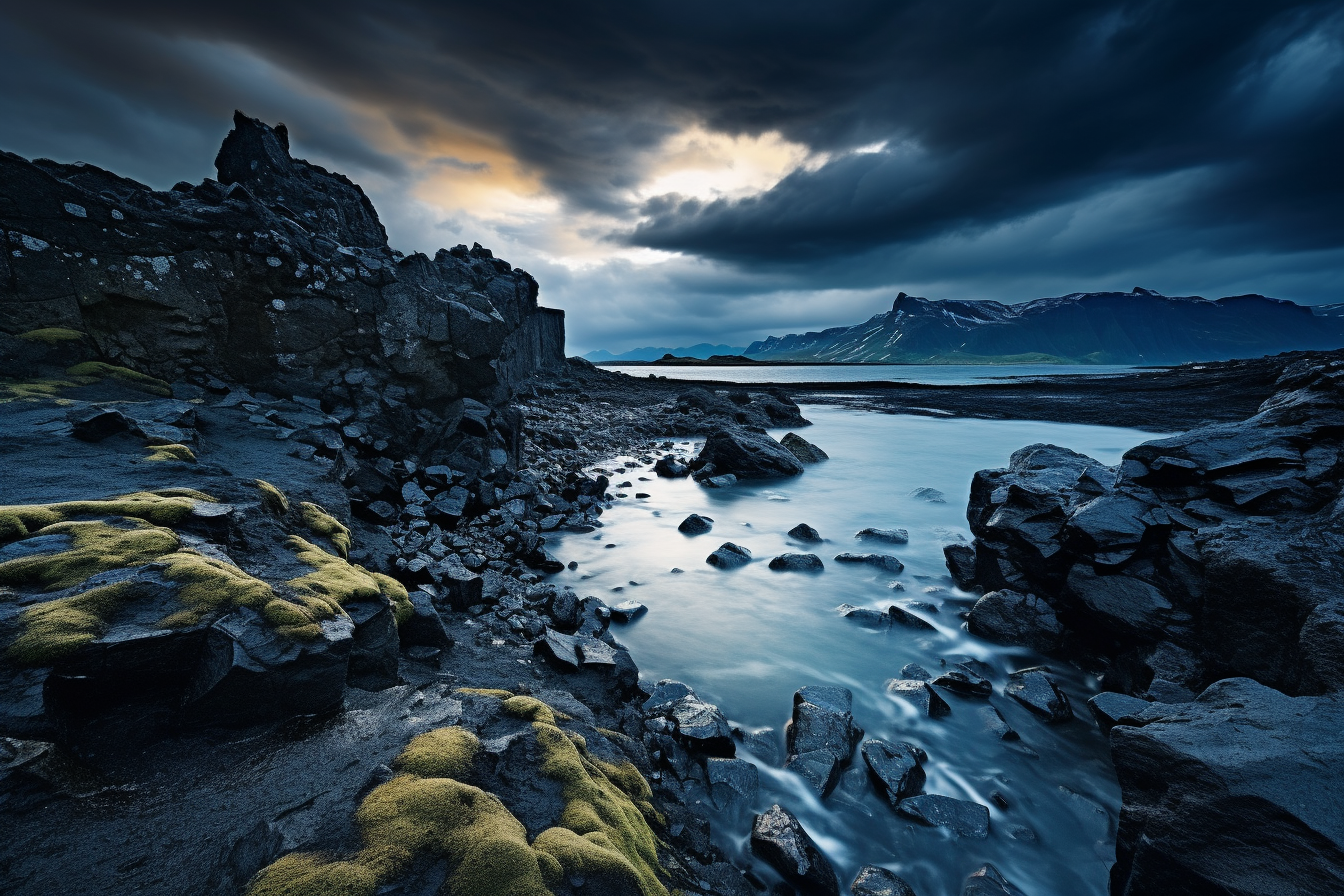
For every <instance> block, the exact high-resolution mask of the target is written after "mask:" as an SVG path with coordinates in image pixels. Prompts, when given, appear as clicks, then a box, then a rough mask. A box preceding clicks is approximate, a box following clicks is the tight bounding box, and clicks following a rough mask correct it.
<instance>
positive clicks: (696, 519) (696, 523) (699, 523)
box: [677, 513, 714, 535]
mask: <svg viewBox="0 0 1344 896" xmlns="http://www.w3.org/2000/svg"><path fill="white" fill-rule="evenodd" d="M713 528H714V520H712V519H710V518H709V517H707V516H701V515H700V514H698V513H693V514H691V515H690V516H688V517H686V519H684V520H682V521H681V525H679V526H677V531H678V532H681V533H683V534H686V535H702V534H704V533H705V532H708V531H709V530H710V529H713Z"/></svg>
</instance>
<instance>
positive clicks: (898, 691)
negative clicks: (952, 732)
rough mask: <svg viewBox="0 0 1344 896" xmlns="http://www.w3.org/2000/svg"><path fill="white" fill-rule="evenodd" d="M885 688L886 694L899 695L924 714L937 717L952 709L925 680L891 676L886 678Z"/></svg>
mask: <svg viewBox="0 0 1344 896" xmlns="http://www.w3.org/2000/svg"><path fill="white" fill-rule="evenodd" d="M907 668H908V667H907ZM902 672H904V670H902ZM886 689H887V693H888V694H890V695H891V696H893V697H899V698H900V699H902V700H904V701H905V702H907V703H909V704H910V705H911V706H913V707H915V709H917V710H919V712H920V713H921V714H923V715H925V716H929V717H931V718H938V717H939V716H945V715H947V714H948V713H949V712H951V711H952V707H950V706H948V705H947V701H945V700H944V699H943V698H942V697H940V696H938V692H937V691H935V690H934V689H933V688H931V687H929V683H928V682H927V681H922V680H917V679H905V678H892V679H888V680H887V683H886Z"/></svg>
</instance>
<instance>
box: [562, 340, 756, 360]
mask: <svg viewBox="0 0 1344 896" xmlns="http://www.w3.org/2000/svg"><path fill="white" fill-rule="evenodd" d="M744 351H745V349H743V348H742V346H740V345H739V346H732V345H710V344H709V343H708V342H702V343H700V344H699V345H693V346H691V347H690V348H653V347H651V346H650V347H645V348H632V349H630V351H628V352H621V353H620V354H619V355H613V354H612V353H611V352H609V351H606V350H605V349H598V350H597V351H595V352H589V353H588V354H586V355H584V356H583V357H584V358H585V359H586V360H588V361H592V362H593V363H594V364H609V363H612V362H614V361H657V360H658V359H660V358H662V357H663V355H675V356H676V357H678V358H699V359H701V360H704V359H706V358H708V357H710V356H711V355H740V354H742V353H743V352H744Z"/></svg>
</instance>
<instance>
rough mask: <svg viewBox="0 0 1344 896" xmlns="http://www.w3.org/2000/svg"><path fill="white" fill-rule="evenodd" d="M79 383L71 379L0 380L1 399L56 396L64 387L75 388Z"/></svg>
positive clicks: (13, 399)
mask: <svg viewBox="0 0 1344 896" xmlns="http://www.w3.org/2000/svg"><path fill="white" fill-rule="evenodd" d="M77 385H78V383H72V382H70V381H69V380H57V379H49V378H47V379H36V380H9V379H7V380H0V401H16V400H20V401H21V400H24V399H44V398H52V399H54V398H56V396H58V395H59V394H60V393H61V390H62V389H73V388H74V387H75V386H77Z"/></svg>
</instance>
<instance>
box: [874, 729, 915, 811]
mask: <svg viewBox="0 0 1344 896" xmlns="http://www.w3.org/2000/svg"><path fill="white" fill-rule="evenodd" d="M859 753H860V754H861V755H862V756H863V762H864V765H866V766H867V767H868V777H869V778H871V779H872V782H873V786H874V788H876V790H877V792H878V793H879V794H881V795H883V796H885V797H886V798H887V801H888V802H890V803H891V805H892V806H893V807H894V806H897V805H899V804H900V802H901V800H903V799H905V798H906V797H911V796H914V795H916V794H917V793H919V792H920V791H921V790H923V789H924V769H923V767H922V766H921V765H920V762H921V761H923V759H924V758H925V757H924V751H923V750H921V749H919V748H918V747H913V746H911V745H910V744H907V743H905V742H899V743H895V744H891V743H888V742H886V741H884V740H879V739H877V738H870V739H868V740H866V741H864V742H863V746H861V747H860V748H859Z"/></svg>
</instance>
